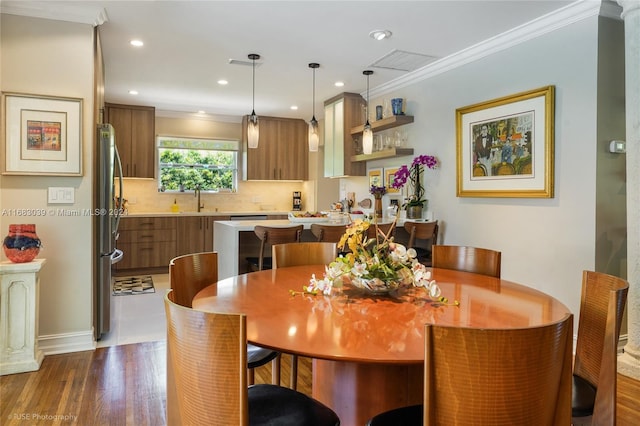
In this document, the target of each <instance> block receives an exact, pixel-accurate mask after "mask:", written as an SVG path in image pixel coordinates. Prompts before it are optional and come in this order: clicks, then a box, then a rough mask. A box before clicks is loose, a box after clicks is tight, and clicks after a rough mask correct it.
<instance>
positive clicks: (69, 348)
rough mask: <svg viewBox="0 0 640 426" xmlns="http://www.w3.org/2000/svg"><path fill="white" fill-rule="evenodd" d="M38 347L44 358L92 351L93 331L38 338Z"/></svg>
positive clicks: (93, 343) (93, 345)
mask: <svg viewBox="0 0 640 426" xmlns="http://www.w3.org/2000/svg"><path fill="white" fill-rule="evenodd" d="M38 347H39V348H40V350H42V352H43V353H44V354H45V356H46V355H55V354H64V353H70V352H81V351H93V350H95V349H96V342H95V340H94V339H93V331H92V330H87V331H82V332H78V333H65V334H51V335H48V336H38Z"/></svg>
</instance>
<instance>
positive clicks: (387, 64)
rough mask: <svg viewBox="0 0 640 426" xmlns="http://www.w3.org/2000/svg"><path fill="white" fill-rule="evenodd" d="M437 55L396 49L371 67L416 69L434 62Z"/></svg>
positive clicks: (402, 69) (403, 69)
mask: <svg viewBox="0 0 640 426" xmlns="http://www.w3.org/2000/svg"><path fill="white" fill-rule="evenodd" d="M436 59H438V58H436V57H435V56H429V55H423V54H422V53H413V52H406V51H404V50H398V49H394V50H392V51H391V52H389V53H387V54H386V55H384V56H383V57H382V58H380V59H378V60H377V61H375V62H374V63H373V64H371V65H370V67H375V68H385V69H390V70H397V71H414V70H417V69H418V68H422V67H424V66H425V65H428V64H430V63H431V62H434V61H435V60H436Z"/></svg>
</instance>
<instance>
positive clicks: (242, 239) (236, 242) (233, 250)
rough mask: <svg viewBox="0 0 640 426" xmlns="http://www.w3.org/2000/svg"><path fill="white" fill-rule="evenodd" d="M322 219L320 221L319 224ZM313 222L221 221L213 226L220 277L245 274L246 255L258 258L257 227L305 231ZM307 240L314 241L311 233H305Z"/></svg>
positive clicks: (214, 248) (214, 246) (214, 245)
mask: <svg viewBox="0 0 640 426" xmlns="http://www.w3.org/2000/svg"><path fill="white" fill-rule="evenodd" d="M320 221H322V219H320V220H319V222H320ZM311 223H312V222H304V223H294V222H291V221H290V220H288V219H284V220H220V221H215V222H214V224H213V250H214V251H217V252H218V277H219V278H220V279H224V278H229V277H233V276H235V275H238V274H242V273H244V272H248V271H247V270H246V269H244V265H240V262H244V254H245V253H246V254H247V255H250V256H256V255H257V253H258V251H259V249H260V244H259V242H258V237H256V236H255V234H254V233H253V228H254V227H255V226H256V225H262V226H279V227H288V226H295V225H303V226H304V229H305V230H309V229H310V228H311ZM303 237H304V239H305V240H308V241H313V238H312V236H311V232H310V231H309V232H305V235H304V236H303Z"/></svg>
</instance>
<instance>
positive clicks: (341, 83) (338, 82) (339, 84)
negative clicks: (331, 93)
mask: <svg viewBox="0 0 640 426" xmlns="http://www.w3.org/2000/svg"><path fill="white" fill-rule="evenodd" d="M333 85H334V86H336V87H342V86H344V82H342V81H336V82H335V83H333Z"/></svg>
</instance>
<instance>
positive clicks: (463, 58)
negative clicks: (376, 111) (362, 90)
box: [369, 0, 622, 98]
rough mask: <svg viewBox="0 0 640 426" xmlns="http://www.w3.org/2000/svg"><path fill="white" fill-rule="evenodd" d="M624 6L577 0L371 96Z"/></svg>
mask: <svg viewBox="0 0 640 426" xmlns="http://www.w3.org/2000/svg"><path fill="white" fill-rule="evenodd" d="M621 11H622V8H621V7H620V6H618V5H616V4H615V3H613V2H612V1H610V0H604V1H602V2H601V1H600V0H598V1H594V0H578V1H576V2H574V3H571V4H569V5H567V6H565V7H563V8H561V9H558V10H555V11H553V12H551V13H549V14H547V15H544V16H541V17H540V18H537V19H534V20H533V21H530V22H527V23H525V24H522V25H520V26H518V27H516V28H513V29H512V30H509V31H506V32H504V33H502V34H499V35H497V36H495V37H492V38H489V39H487V40H484V41H482V42H480V43H478V44H475V45H473V46H470V47H468V48H466V49H464V50H461V51H459V52H456V53H454V54H453V55H450V56H447V57H445V58H442V59H439V60H437V61H435V62H432V63H430V64H429V65H426V66H424V67H422V68H420V69H417V70H415V71H411V72H409V73H407V74H405V75H403V76H402V77H398V78H396V79H394V80H391V81H389V82H387V83H385V84H382V85H380V86H377V87H375V88H373V89H371V90H370V91H369V92H370V93H369V96H371V97H373V98H375V97H380V96H383V95H386V94H388V93H389V92H392V91H394V90H398V89H401V88H403V87H406V86H409V85H412V84H415V83H417V82H420V81H422V80H426V79H428V78H431V77H435V76H437V75H439V74H443V73H445V72H447V71H451V70H453V69H455V68H458V67H461V66H463V65H465V64H468V63H470V62H474V61H477V60H479V59H482V58H484V57H487V56H489V55H493V54H494V53H497V52H500V51H502V50H505V49H509V48H511V47H513V46H516V45H518V44H521V43H524V42H526V41H529V40H532V39H534V38H537V37H540V36H542V35H544V34H547V33H550V32H552V31H556V30H558V29H560V28H563V27H566V26H568V25H571V24H573V23H575V22H579V21H582V20H584V19H587V18H590V17H592V16H597V15H603V16H607V17H615V18H618V19H620V13H621Z"/></svg>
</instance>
